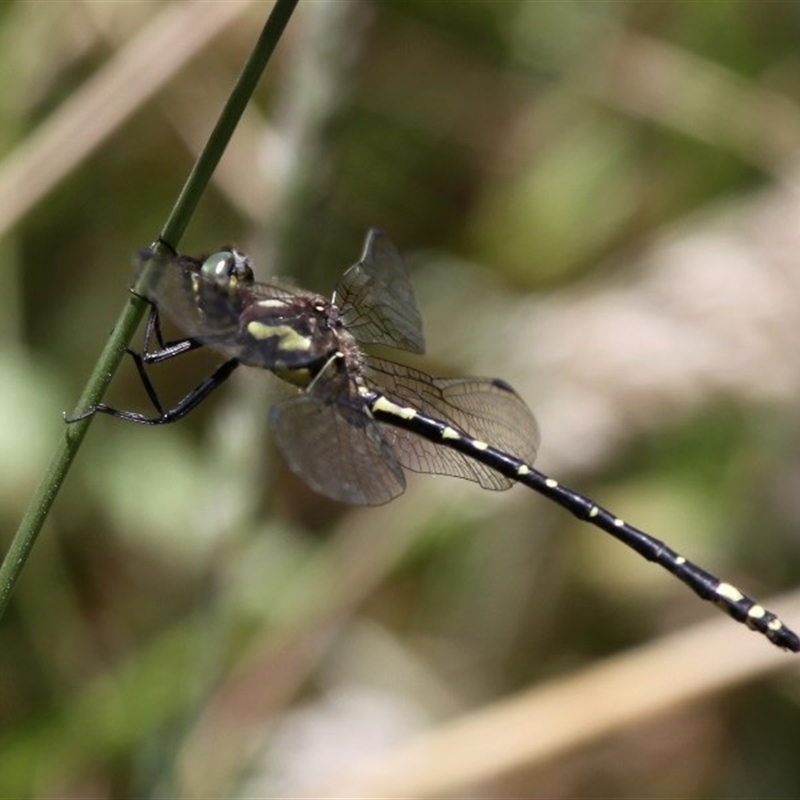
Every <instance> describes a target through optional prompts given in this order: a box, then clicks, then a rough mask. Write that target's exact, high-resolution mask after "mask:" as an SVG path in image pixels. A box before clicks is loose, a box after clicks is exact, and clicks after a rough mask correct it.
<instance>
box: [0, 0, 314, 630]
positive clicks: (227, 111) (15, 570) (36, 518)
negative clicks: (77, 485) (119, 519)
mask: <svg viewBox="0 0 800 800" xmlns="http://www.w3.org/2000/svg"><path fill="white" fill-rule="evenodd" d="M298 2H299V0H276V2H275V5H274V6H273V8H272V12H271V13H270V15H269V18H268V19H267V21H266V24H265V25H264V29H263V30H262V32H261V35H260V36H259V38H258V41H257V42H256V44H255V46H254V48H253V51H252V53H251V54H250V57H249V58H248V60H247V62H246V63H245V66H244V68H243V70H242V72H241V74H240V75H239V78H238V79H237V81H236V84H235V86H234V88H233V91H232V92H231V94H230V97H229V98H228V101H227V102H226V104H225V107H224V108H223V109H222V112H221V114H220V117H219V120H218V121H217V124H216V125H215V126H214V130H213V131H212V132H211V135H210V136H209V139H208V142H207V143H206V146H205V147H204V148H203V152H202V153H201V154H200V156H199V157H198V159H197V161H196V163H195V165H194V168H193V169H192V171H191V173H190V174H189V177H188V178H187V180H186V183H185V184H184V186H183V189H182V191H181V193H180V195H179V196H178V199H177V201H176V202H175V205H174V206H173V208H172V211H171V212H170V215H169V217H168V218H167V221H166V223H165V224H164V227H163V228H162V229H161V234H160V237H161V238H162V239H164V240H165V241H167V242H169V244H171V245H172V246H173V247H177V245H178V242H179V241H180V239H181V237H182V236H183V233H184V231H185V230H186V226H187V225H188V224H189V220H190V219H191V217H192V215H193V214H194V212H195V209H196V208H197V205H198V203H199V202H200V198H201V197H202V196H203V193H204V192H205V190H206V187H207V186H208V183H209V181H210V180H211V176H212V174H213V172H214V170H215V169H216V167H217V164H218V163H219V161H220V159H221V158H222V155H223V153H224V152H225V148H226V147H227V145H228V142H229V141H230V138H231V136H232V135H233V132H234V130H235V129H236V125H237V124H238V122H239V119H240V117H241V115H242V113H243V111H244V109H245V107H246V106H247V103H248V102H249V100H250V97H251V96H252V94H253V91H254V90H255V88H256V85H257V84H258V81H259V79H260V77H261V74H262V73H263V71H264V69H265V67H266V65H267V62H268V61H269V59H270V56H271V55H272V53H273V51H274V50H275V47H276V45H277V44H278V41H279V39H280V37H281V35H282V34H283V31H284V29H285V28H286V25H287V24H288V22H289V19H290V18H291V16H292V12H293V11H294V9H295V6H297V3H298ZM146 273H147V270H145V271H144V274H142V276H141V278H140V282H142V281H146V280H147V279H148V276H147V274H146ZM137 285H138V283H137ZM144 309H145V303H144V302H143V301H142V300H140V299H139V298H137V297H135V296H132V297H131V298H130V299H129V300H128V302H127V304H126V305H125V307H124V308H123V310H122V313H121V314H120V317H119V319H118V320H117V324H116V325H115V326H114V330H113V332H112V333H111V336H110V337H109V339H108V342H107V343H106V346H105V347H104V348H103V351H102V353H101V354H100V358H99V359H98V361H97V364H96V365H95V368H94V370H93V371H92V374H91V375H90V377H89V380H88V382H87V384H86V387H85V388H84V390H83V392H82V393H81V396H80V399H79V400H78V405H77V409H76V415H77V414H78V413H80V411H81V410H83V409H86V408H90V407H92V406H93V405H96V404H97V403H98V402H99V401H100V399H101V397H102V396H103V394H104V393H105V390H106V388H107V386H108V384H109V383H110V381H111V378H112V376H113V374H114V372H115V371H116V369H117V367H118V365H119V362H120V361H121V360H122V356H123V355H124V353H125V348H126V347H127V345H128V343H129V342H130V340H131V337H132V336H133V334H134V332H135V331H136V328H137V327H138V325H139V323H140V321H141V318H142V315H143V313H144ZM91 421H92V417H87V418H86V419H84V420H81V421H79V422H76V423H74V424H71V425H68V426H66V428H65V431H64V436H63V437H62V439H61V442H60V443H59V445H58V447H57V449H56V452H55V454H54V456H53V458H52V460H51V462H50V465H49V466H48V468H47V470H46V472H45V474H44V476H43V477H42V480H41V482H40V483H39V486H38V487H37V488H36V490H35V492H34V493H33V497H31V500H30V503H29V504H28V508H27V509H26V511H25V514H24V515H23V517H22V521H21V522H20V525H19V528H18V529H17V532H16V534H15V535H14V539H13V540H12V542H11V545H10V547H9V548H8V552H7V553H6V556H5V558H4V559H3V563H2V566H0V618H2V616H3V613H4V612H5V610H6V607H7V606H8V603H9V601H10V599H11V595H12V593H13V590H14V586H15V585H16V582H17V580H18V578H19V576H20V574H21V572H22V570H23V568H24V566H25V563H26V561H27V559H28V556H29V555H30V552H31V550H32V549H33V545H34V543H35V541H36V537H37V536H38V535H39V531H40V530H41V529H42V526H43V525H44V522H45V520H46V519H47V515H48V514H49V513H50V509H51V508H52V505H53V502H54V501H55V499H56V496H57V495H58V492H59V489H60V488H61V485H62V484H63V482H64V479H65V478H66V476H67V472H68V471H69V468H70V465H71V464H72V461H73V459H74V458H75V455H76V454H77V452H78V448H79V447H80V444H81V442H82V441H83V437H84V436H85V435H86V431H87V430H88V429H89V425H90V423H91Z"/></svg>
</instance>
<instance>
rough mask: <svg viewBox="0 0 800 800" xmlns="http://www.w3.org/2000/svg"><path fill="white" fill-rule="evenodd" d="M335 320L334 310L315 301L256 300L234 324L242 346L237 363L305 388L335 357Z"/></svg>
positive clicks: (309, 297) (302, 296)
mask: <svg viewBox="0 0 800 800" xmlns="http://www.w3.org/2000/svg"><path fill="white" fill-rule="evenodd" d="M337 319H338V315H337V311H336V308H335V307H334V306H333V305H332V304H331V302H330V300H328V299H326V298H325V297H322V296H321V295H313V294H310V293H298V294H296V295H294V296H281V297H274V298H264V299H261V300H257V301H255V302H253V303H250V304H248V305H247V306H246V307H245V309H244V310H243V313H242V315H241V318H240V336H241V338H242V341H245V342H247V344H246V346H245V347H244V348H243V352H242V354H241V356H240V359H239V360H240V361H241V362H242V363H243V364H247V365H248V366H254V367H263V368H266V369H269V370H271V371H272V372H274V373H275V374H276V375H277V376H278V377H279V378H281V379H283V380H285V381H288V382H289V383H293V384H295V385H296V386H301V387H305V386H308V385H309V384H310V383H311V381H313V380H314V378H316V377H317V375H318V374H319V373H320V372H321V371H322V370H323V369H324V368H325V367H326V365H327V364H329V362H331V360H332V359H336V358H337V356H338V355H339V354H340V351H341V342H340V336H341V335H342V333H343V331H342V329H341V326H340V325H338V324H337Z"/></svg>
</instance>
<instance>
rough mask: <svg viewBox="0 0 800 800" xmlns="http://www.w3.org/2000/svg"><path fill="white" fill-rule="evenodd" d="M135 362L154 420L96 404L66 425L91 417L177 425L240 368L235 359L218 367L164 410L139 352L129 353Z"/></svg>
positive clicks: (103, 404)
mask: <svg viewBox="0 0 800 800" xmlns="http://www.w3.org/2000/svg"><path fill="white" fill-rule="evenodd" d="M129 352H130V353H131V356H132V357H133V359H134V363H135V364H136V367H137V369H138V371H139V375H140V376H141V378H142V383H143V384H144V388H145V391H146V392H147V396H148V397H149V398H150V400H151V401H152V403H153V405H154V406H155V409H156V411H157V412H158V415H157V416H155V417H148V416H147V415H146V414H140V413H139V412H138V411H127V410H125V409H120V408H112V407H111V406H107V405H106V404H105V403H98V404H97V405H96V406H94V407H93V408H90V409H88V410H87V411H84V412H83V413H82V414H78V415H77V416H76V417H67V416H66V415H65V416H64V421H65V422H67V423H71V422H78V421H79V420H82V419H86V418H87V417H91V416H93V415H94V414H108V415H109V416H110V417H115V418H116V419H124V420H126V421H127V422H137V423H139V424H141V425H167V424H169V423H170V422H177V421H178V420H179V419H181V418H182V417H185V416H186V415H187V414H188V413H189V412H190V411H191V410H192V409H194V408H197V406H199V405H200V403H202V402H203V400H205V399H206V398H207V397H208V396H209V395H210V394H211V392H213V391H214V389H216V388H217V387H219V386H221V385H222V384H223V383H224V382H225V381H226V380H227V379H228V378H229V377H230V374H231V373H232V372H233V371H234V370H235V369H236V367H238V366H239V362H238V361H237V360H236V359H235V358H231V359H230V360H229V361H226V362H225V363H224V364H222V365H220V366H219V367H218V368H217V369H216V370H215V371H214V372H213V373H212V374H211V375H209V376H208V377H207V378H206V379H205V380H204V381H203V382H202V383H200V384H199V385H198V386H196V387H195V388H194V389H192V391H191V392H189V394H187V395H186V397H184V398H183V399H182V400H181V401H180V402H179V403H178V404H177V405H175V406H174V407H173V408H168V409H164V407H163V406H162V404H161V401H160V400H159V399H158V395H157V393H156V391H155V389H154V388H153V385H152V383H151V382H150V378H149V376H148V375H147V373H146V371H145V368H144V363H143V360H142V357H141V356H140V355H139V354H138V353H134V352H133V351H129Z"/></svg>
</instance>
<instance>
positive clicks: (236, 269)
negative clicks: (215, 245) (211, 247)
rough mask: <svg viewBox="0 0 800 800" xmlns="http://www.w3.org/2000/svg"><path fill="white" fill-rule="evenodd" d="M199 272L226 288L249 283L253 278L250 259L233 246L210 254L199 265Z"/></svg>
mask: <svg viewBox="0 0 800 800" xmlns="http://www.w3.org/2000/svg"><path fill="white" fill-rule="evenodd" d="M200 274H201V275H203V276H204V277H205V278H208V279H209V280H211V281H213V282H214V283H216V284H218V285H219V286H220V287H221V288H228V289H237V288H240V287H242V286H247V285H250V284H252V283H253V280H254V278H253V270H252V269H251V268H250V259H249V258H248V257H247V256H246V255H245V254H244V253H242V252H241V250H237V249H236V248H235V247H232V248H230V250H220V251H218V252H216V253H213V254H212V255H210V256H209V257H208V258H207V259H206V260H205V261H203V263H202V264H201V265H200Z"/></svg>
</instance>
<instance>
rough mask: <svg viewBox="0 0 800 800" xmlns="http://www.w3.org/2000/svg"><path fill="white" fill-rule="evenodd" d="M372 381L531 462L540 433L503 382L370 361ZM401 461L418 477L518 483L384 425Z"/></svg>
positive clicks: (398, 399) (488, 485) (493, 485)
mask: <svg viewBox="0 0 800 800" xmlns="http://www.w3.org/2000/svg"><path fill="white" fill-rule="evenodd" d="M366 375H367V378H368V379H369V380H370V381H371V382H372V383H373V384H374V385H376V386H378V387H380V388H381V390H382V391H383V392H384V393H385V394H386V396H387V397H388V398H389V399H390V400H392V401H393V402H395V403H398V404H399V405H402V406H410V407H411V408H414V409H416V410H417V411H421V412H422V413H423V414H425V415H427V416H430V417H434V418H436V419H438V420H441V421H443V422H446V423H447V424H449V425H451V426H453V427H454V428H456V429H457V430H459V431H463V432H464V433H468V434H469V435H470V436H472V437H473V438H475V439H479V440H480V441H483V442H486V443H487V444H489V445H491V446H492V447H495V448H497V449H498V450H502V451H503V452H506V453H510V454H512V455H515V456H517V457H518V458H521V459H523V460H524V461H526V462H527V463H529V464H530V463H532V462H533V460H534V459H535V458H536V451H537V448H538V446H539V430H538V426H537V424H536V420H535V419H534V416H533V414H532V413H531V411H530V409H529V408H528V407H527V405H525V403H524V402H523V400H522V398H520V396H519V395H518V394H517V393H516V392H515V391H514V390H513V389H512V388H511V387H510V386H508V384H506V383H504V382H503V381H496V380H491V379H485V378H433V377H431V376H430V375H427V374H425V373H424V372H420V371H419V370H415V369H413V368H411V367H408V366H405V365H402V364H395V363H393V362H390V361H384V360H383V359H377V358H371V359H369V364H368V366H367V368H366ZM382 424H383V427H384V438H385V439H386V441H387V442H388V443H389V444H390V445H391V447H392V450H393V451H394V453H395V455H396V456H397V460H398V461H399V462H400V463H401V464H402V465H403V466H404V467H406V468H408V469H411V470H414V471H415V472H427V473H432V474H437V475H453V476H456V477H459V478H466V479H467V480H471V481H475V482H477V483H479V484H480V485H481V486H482V487H484V488H485V489H507V488H508V487H509V486H511V485H513V481H512V480H510V479H508V478H505V477H504V476H502V475H500V474H499V473H498V472H495V471H494V470H492V469H490V468H489V467H487V466H486V465H484V464H481V463H480V462H479V461H476V460H475V459H474V458H471V457H470V456H468V455H465V454H463V453H460V452H458V451H457V450H452V449H451V448H449V447H447V446H445V445H442V444H438V443H434V442H432V441H430V440H428V439H425V438H423V437H421V436H417V435H416V434H414V433H411V432H410V431H406V430H403V429H400V428H396V427H394V426H393V425H388V424H385V423H382Z"/></svg>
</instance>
